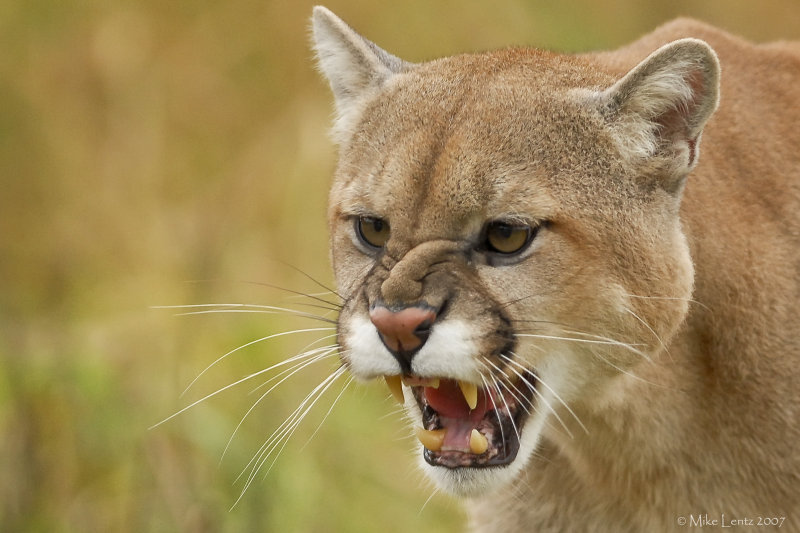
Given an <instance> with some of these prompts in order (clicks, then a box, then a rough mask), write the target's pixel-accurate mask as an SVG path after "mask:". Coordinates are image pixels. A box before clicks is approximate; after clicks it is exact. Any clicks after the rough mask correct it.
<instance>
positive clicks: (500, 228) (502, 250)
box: [485, 221, 531, 254]
mask: <svg viewBox="0 0 800 533" xmlns="http://www.w3.org/2000/svg"><path fill="white" fill-rule="evenodd" d="M530 238H531V228H530V226H526V225H519V224H511V223H508V222H501V221H498V222H490V223H489V225H488V226H487V227H486V241H485V243H486V248H487V249H488V250H490V251H492V252H496V253H499V254H514V253H517V252H519V251H521V250H522V249H523V248H525V245H526V244H528V242H529V241H530Z"/></svg>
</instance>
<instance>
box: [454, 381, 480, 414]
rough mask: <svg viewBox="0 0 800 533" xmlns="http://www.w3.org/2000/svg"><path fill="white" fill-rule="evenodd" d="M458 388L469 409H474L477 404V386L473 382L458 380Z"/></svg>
mask: <svg viewBox="0 0 800 533" xmlns="http://www.w3.org/2000/svg"><path fill="white" fill-rule="evenodd" d="M458 388H460V389H461V394H463V395H464V399H465V400H467V405H469V408H470V410H472V409H475V408H476V407H477V406H478V386H477V385H475V384H474V383H469V382H466V381H460V380H459V382H458Z"/></svg>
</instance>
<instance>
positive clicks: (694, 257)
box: [314, 8, 800, 532]
mask: <svg viewBox="0 0 800 533" xmlns="http://www.w3.org/2000/svg"><path fill="white" fill-rule="evenodd" d="M314 25H315V33H316V39H317V50H318V53H319V55H320V63H321V68H322V70H323V71H324V72H325V74H326V75H327V76H328V78H329V79H331V82H332V85H333V88H334V93H335V94H336V96H337V109H338V115H339V118H338V119H337V122H336V125H335V132H334V135H335V138H336V139H337V141H338V142H339V144H340V162H339V166H338V168H337V170H336V176H335V178H334V183H333V187H332V191H331V202H330V211H329V222H330V231H331V251H332V258H333V265H334V269H335V273H336V278H337V283H338V285H339V288H340V291H341V294H342V295H343V296H344V297H345V305H344V308H343V310H342V313H341V316H340V320H339V322H340V327H339V342H340V344H341V346H342V359H343V361H344V363H345V364H346V365H348V366H349V367H350V369H351V370H352V372H353V373H354V374H355V375H356V376H358V377H360V378H364V379H371V378H375V377H378V376H380V375H381V374H388V373H392V364H393V363H392V360H391V358H390V357H388V356H386V354H381V353H377V352H370V353H363V354H361V353H360V352H359V350H360V348H359V346H360V344H359V343H361V342H362V340H361V339H362V337H363V336H365V335H367V336H368V335H369V331H368V327H366V326H363V324H364V323H367V322H368V319H367V318H366V317H367V313H368V311H369V307H370V305H374V304H375V302H376V301H385V302H388V304H389V305H394V306H402V305H408V304H412V303H414V302H418V301H425V302H426V303H428V304H430V305H433V306H436V305H440V304H441V303H442V302H445V301H446V302H447V305H448V314H447V317H446V319H444V320H443V322H442V324H446V323H451V322H452V323H458V324H466V325H467V326H468V327H469V330H468V331H469V334H468V335H467V336H466V337H468V338H462V339H452V342H453V343H455V344H456V345H458V343H462V344H464V346H469V347H470V348H469V349H472V350H474V353H473V354H471V355H470V356H469V357H464V356H463V354H462V352H461V351H459V348H458V346H460V345H458V346H455V347H453V355H452V356H451V355H448V356H447V357H445V355H442V354H435V353H431V354H426V355H425V356H424V357H426V358H427V359H424V361H423V359H420V368H423V369H425V371H426V372H428V371H430V372H434V370H433V369H439V370H437V372H438V373H439V376H430V377H454V378H458V379H467V380H474V381H477V382H478V383H480V380H479V377H480V376H479V374H480V373H481V372H483V373H486V372H487V369H486V367H485V366H484V367H481V366H480V365H479V363H478V362H474V361H478V360H479V359H480V356H486V357H489V354H493V353H495V352H496V351H497V350H499V349H502V346H500V344H501V343H502V340H501V334H500V333H498V332H501V333H502V334H504V335H505V334H507V333H508V332H507V331H506V330H508V329H509V328H511V330H512V334H516V333H526V332H534V333H536V334H540V335H548V336H551V337H558V336H562V337H563V336H573V337H574V334H570V335H568V334H566V333H565V331H569V332H580V333H581V334H582V335H583V337H581V338H583V339H600V338H603V339H613V340H615V341H621V342H625V343H628V345H629V347H628V348H625V347H621V346H619V345H614V344H612V343H605V344H603V343H599V342H598V343H594V344H592V343H578V342H568V341H565V340H557V339H543V338H528V337H516V339H517V344H516V346H515V350H514V353H515V355H516V356H517V357H519V360H520V361H522V362H523V363H524V364H525V365H526V366H528V367H529V368H535V369H536V371H537V372H539V373H540V374H541V375H542V377H543V379H544V381H545V382H548V380H550V383H551V385H552V386H553V388H556V387H557V388H558V390H557V392H558V393H559V395H560V398H561V399H562V400H564V402H563V403H562V402H558V401H556V400H555V399H554V398H551V400H553V402H552V406H551V407H552V409H549V408H548V407H547V406H545V405H540V406H539V407H538V409H539V410H540V411H541V412H542V413H543V414H541V417H542V420H541V424H540V425H539V426H537V427H533V425H534V424H533V423H532V422H530V423H529V424H528V425H530V426H531V428H527V429H526V433H525V434H524V435H523V440H524V441H525V442H526V443H529V447H530V450H528V456H526V457H522V456H521V457H520V458H518V459H517V462H519V465H517V466H515V467H513V468H509V469H507V473H508V476H507V477H508V479H506V478H504V477H503V474H498V475H497V476H494V474H492V475H491V476H488V477H481V476H483V474H482V473H481V474H479V475H476V476H473V475H472V474H470V473H465V474H464V475H463V477H458V476H455V475H453V476H451V475H450V473H445V474H442V473H441V472H437V468H435V467H427V468H428V470H429V471H430V473H431V475H432V476H433V477H434V479H436V480H437V482H438V483H439V484H440V485H441V486H442V487H443V488H445V489H447V490H451V491H452V492H455V493H458V494H462V495H465V496H468V497H469V498H470V499H468V500H467V502H466V505H467V508H468V510H469V515H470V520H471V525H472V527H473V528H474V529H475V530H481V531H483V530H485V531H585V532H588V531H598V532H600V531H614V532H621V531H631V532H641V531H676V530H682V529H683V528H681V527H680V526H679V525H678V522H677V520H678V518H679V517H687V518H688V517H690V516H698V515H700V514H704V513H708V515H709V517H710V518H712V519H713V518H719V517H720V515H721V514H722V513H725V514H726V516H727V517H728V518H729V519H732V518H746V517H749V518H757V517H786V521H785V523H784V524H783V530H784V531H800V503H798V502H800V445H798V443H799V442H800V426H799V425H798V415H800V412H799V411H800V392H798V389H799V388H800V340H798V335H800V318H798V317H799V316H800V313H798V309H797V304H798V302H799V301H800V128H798V126H797V124H798V121H800V48H799V47H798V45H796V44H792V43H776V44H768V45H753V44H750V43H748V42H745V41H743V40H741V39H738V38H735V37H732V36H730V35H728V34H726V33H724V32H721V31H719V30H716V29H714V28H712V27H709V26H706V25H704V24H701V23H699V22H695V21H692V20H685V19H682V20H677V21H674V22H672V23H669V24H667V25H665V26H663V27H661V28H659V29H657V30H656V31H655V32H653V33H652V34H650V35H648V36H645V37H643V38H642V39H640V40H639V41H637V42H635V43H633V44H631V45H629V46H627V47H625V48H622V49H620V50H617V51H614V52H604V53H598V54H586V55H579V56H566V55H558V54H553V53H550V52H544V51H538V50H529V49H508V50H500V51H496V52H489V53H484V54H476V55H460V56H455V57H450V58H444V59H440V60H436V61H432V62H429V63H424V64H419V65H411V64H408V63H405V62H403V61H401V60H399V59H397V58H394V57H393V56H390V55H389V54H387V53H386V52H383V51H380V49H378V48H377V47H376V46H375V45H373V44H372V43H369V42H368V41H366V40H363V38H361V37H359V36H358V35H357V34H355V33H354V32H353V31H352V30H350V29H349V28H348V27H347V26H346V25H344V23H342V22H341V21H340V20H339V19H337V18H335V16H334V15H333V14H331V13H330V12H328V11H327V10H324V9H323V8H317V9H316V10H315V15H314ZM686 37H691V38H695V39H702V41H691V40H690V41H681V42H679V43H678V44H673V45H670V47H667V48H664V49H661V50H660V53H659V54H656V55H654V56H651V58H655V59H652V60H646V58H648V56H649V55H650V54H651V53H652V52H653V51H654V50H656V49H659V48H660V47H662V46H663V45H666V44H667V43H671V42H673V41H676V40H678V39H682V38H686ZM705 43H708V45H710V46H711V48H713V50H714V51H715V52H716V56H718V57H719V63H720V64H721V73H722V74H721V77H720V76H719V70H718V66H717V63H716V61H717V60H716V56H715V55H714V52H712V51H711V49H709V48H708V45H706V44H705ZM326 56H327V58H328V59H326ZM376 65H377V66H376ZM637 65H639V67H637ZM637 69H638V70H637ZM343 72H347V73H349V74H347V75H345V74H344V73H343ZM352 72H355V73H356V74H358V75H356V76H353V75H352ZM654 72H655V74H654ZM656 76H660V78H659V80H656V78H655V77H656ZM348 79H350V80H351V81H348ZM353 79H355V80H356V81H355V82H353V81H352V80H353ZM720 80H721V81H720ZM656 81H657V82H658V83H656ZM718 84H719V108H718V109H717V111H716V113H714V114H713V116H712V115H711V113H712V112H713V111H714V109H715V107H716V105H717V96H718V93H717V85H718ZM337 85H338V87H337ZM642 88H644V89H646V90H640V89H642ZM659 99H660V100H659ZM709 117H710V120H709ZM706 121H707V122H706ZM701 132H702V141H701V139H700V134H701ZM698 147H699V152H698ZM687 176H688V177H687ZM359 215H370V216H378V217H381V218H383V219H385V220H388V221H389V222H390V224H391V239H390V241H389V243H388V245H387V247H386V249H385V252H384V253H381V254H377V255H376V254H371V253H370V252H369V251H365V250H364V249H363V246H361V245H359V244H358V242H357V238H356V237H355V236H354V225H353V217H354V216H359ZM509 217H512V218H513V217H516V218H517V219H520V220H526V221H530V222H544V221H547V222H548V224H547V225H546V226H545V227H543V228H542V229H541V230H540V232H539V234H538V235H537V237H536V239H535V240H534V242H533V244H532V246H531V248H530V250H529V251H528V252H525V254H524V257H522V258H521V259H520V260H518V261H515V262H511V263H509V264H500V265H497V264H490V262H488V261H487V260H486V259H485V256H484V255H481V253H479V252H477V251H475V240H476V239H477V236H478V235H479V234H480V231H481V228H482V227H483V225H484V224H485V223H486V222H487V221H489V220H493V219H497V218H505V219H508V218H509ZM525 321H527V322H525ZM532 321H536V322H532ZM359 324H362V326H359ZM436 327H437V326H434V331H436ZM359 328H360V329H359ZM356 330H358V332H357V331H356ZM359 332H361V333H359ZM364 332H366V333H364ZM365 346H366V344H365ZM632 347H633V348H632ZM465 349H467V348H465ZM362 351H363V350H362ZM420 353H422V352H420ZM442 353H443V352H442ZM424 365H427V366H424ZM442 373H444V374H445V375H441V374H442ZM409 403H410V402H407V406H408V407H409V412H410V417H411V419H412V421H414V420H415V417H417V418H418V417H419V414H418V413H415V411H414V409H415V406H414V405H408V404H409ZM564 404H567V405H568V406H569V408H571V409H572V411H573V412H574V415H575V416H573V414H571V413H570V412H569V411H568V410H567V408H566V406H565V405H564ZM537 416H538V415H537ZM556 417H558V419H560V420H561V421H562V422H561V423H559V422H558V420H557V418H556ZM577 419H579V420H580V423H579V422H578V420H577ZM580 424H582V425H583V427H582V426H581V425H580ZM568 432H569V434H568ZM570 434H571V436H570ZM521 455H522V453H521ZM438 470H442V468H441V467H438ZM484 470H486V469H484ZM459 475H460V474H459ZM442 476H444V477H442ZM448 476H449V477H448ZM493 476H494V477H493Z"/></svg>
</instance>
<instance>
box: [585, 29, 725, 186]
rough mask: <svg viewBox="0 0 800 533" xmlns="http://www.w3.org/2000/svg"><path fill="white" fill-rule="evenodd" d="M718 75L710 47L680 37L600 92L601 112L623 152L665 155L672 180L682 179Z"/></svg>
mask: <svg viewBox="0 0 800 533" xmlns="http://www.w3.org/2000/svg"><path fill="white" fill-rule="evenodd" d="M719 77H720V67H719V61H718V60H717V54H716V53H714V50H712V49H711V47H710V46H709V45H708V44H706V43H705V42H704V41H701V40H698V39H681V40H678V41H673V42H671V43H669V44H667V45H665V46H663V47H661V48H659V49H658V50H656V51H655V52H653V53H652V54H650V56H649V57H647V58H646V59H645V60H644V61H642V62H641V63H639V64H638V65H637V66H636V67H634V68H633V69H632V70H631V71H630V72H628V74H626V75H625V76H624V77H623V78H622V79H620V80H619V81H618V82H616V83H615V84H614V85H612V86H611V87H609V88H608V89H606V90H605V91H603V93H602V96H601V99H602V103H603V113H604V114H605V115H606V117H607V118H608V119H609V121H610V122H611V124H612V127H613V128H614V129H616V130H617V131H616V137H617V139H618V142H619V144H620V146H621V148H622V151H623V153H624V154H625V155H626V156H628V157H632V158H637V157H638V158H642V157H653V156H661V157H665V158H667V161H668V163H669V167H670V169H669V173H670V174H671V176H670V177H671V178H673V180H672V181H673V182H675V181H677V182H682V181H683V178H685V176H686V174H687V173H688V172H689V171H690V170H692V169H693V168H694V166H695V165H696V164H697V156H698V149H699V144H700V135H701V133H702V132H703V127H704V126H705V124H706V122H707V121H708V119H709V118H710V117H711V115H712V114H713V113H714V111H715V110H716V108H717V104H718V101H719ZM674 178H678V179H677V180H675V179H674ZM665 185H666V184H665Z"/></svg>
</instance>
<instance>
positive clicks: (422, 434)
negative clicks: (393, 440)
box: [417, 428, 489, 452]
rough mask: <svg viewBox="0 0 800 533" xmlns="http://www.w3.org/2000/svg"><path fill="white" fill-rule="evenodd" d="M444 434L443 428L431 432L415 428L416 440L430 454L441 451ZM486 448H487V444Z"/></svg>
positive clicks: (445, 430) (445, 431)
mask: <svg viewBox="0 0 800 533" xmlns="http://www.w3.org/2000/svg"><path fill="white" fill-rule="evenodd" d="M445 433H447V429H444V428H443V429H432V430H428V429H423V428H417V438H418V439H419V441H420V442H421V443H422V445H423V446H425V447H426V448H427V449H429V450H430V451H432V452H438V451H439V450H441V449H442V444H443V443H444V434H445ZM484 440H485V437H484ZM486 447H487V448H488V447H489V445H488V443H487V445H486ZM484 451H485V450H484Z"/></svg>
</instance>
